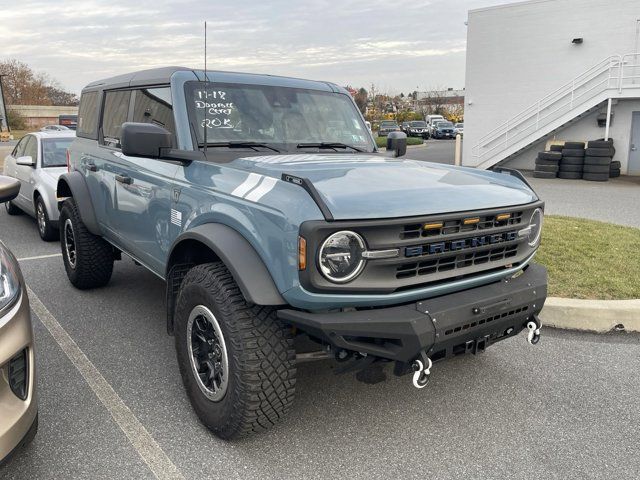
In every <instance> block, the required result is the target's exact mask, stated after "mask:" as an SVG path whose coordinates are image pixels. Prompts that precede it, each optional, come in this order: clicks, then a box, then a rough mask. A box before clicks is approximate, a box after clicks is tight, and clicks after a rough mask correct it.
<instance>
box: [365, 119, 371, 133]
mask: <svg viewBox="0 0 640 480" xmlns="http://www.w3.org/2000/svg"><path fill="white" fill-rule="evenodd" d="M364 123H365V125H366V126H367V130H369V131H371V122H369V121H368V120H365V122H364Z"/></svg>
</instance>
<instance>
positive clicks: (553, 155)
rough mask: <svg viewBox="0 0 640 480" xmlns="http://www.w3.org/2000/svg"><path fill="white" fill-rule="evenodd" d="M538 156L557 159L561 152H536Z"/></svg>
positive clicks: (543, 158) (542, 158)
mask: <svg viewBox="0 0 640 480" xmlns="http://www.w3.org/2000/svg"><path fill="white" fill-rule="evenodd" d="M538 158H539V159H540V160H555V161H559V160H560V159H561V158H562V154H561V153H560V152H538Z"/></svg>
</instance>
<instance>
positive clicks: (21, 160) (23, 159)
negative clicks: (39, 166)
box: [16, 155, 36, 167]
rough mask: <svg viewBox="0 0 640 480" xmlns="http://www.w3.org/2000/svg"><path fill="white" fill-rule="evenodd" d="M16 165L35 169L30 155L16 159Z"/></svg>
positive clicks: (34, 163)
mask: <svg viewBox="0 0 640 480" xmlns="http://www.w3.org/2000/svg"><path fill="white" fill-rule="evenodd" d="M16 164H17V165H24V166H26V167H35V165H36V162H35V160H34V159H33V157H32V156H31V155H25V156H24V157H18V158H16Z"/></svg>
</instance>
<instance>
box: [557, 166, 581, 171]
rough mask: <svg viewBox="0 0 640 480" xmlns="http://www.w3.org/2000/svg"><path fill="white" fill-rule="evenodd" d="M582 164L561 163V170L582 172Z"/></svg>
mask: <svg viewBox="0 0 640 480" xmlns="http://www.w3.org/2000/svg"><path fill="white" fill-rule="evenodd" d="M583 168H584V167H583V166H582V165H560V169H559V170H558V171H559V172H582V170H583Z"/></svg>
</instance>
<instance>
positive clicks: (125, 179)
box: [116, 175, 133, 185]
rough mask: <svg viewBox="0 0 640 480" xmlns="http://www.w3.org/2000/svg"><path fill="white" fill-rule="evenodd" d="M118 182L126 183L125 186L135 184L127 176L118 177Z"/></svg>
mask: <svg viewBox="0 0 640 480" xmlns="http://www.w3.org/2000/svg"><path fill="white" fill-rule="evenodd" d="M116 182H120V183H124V184H125V185H131V184H132V183H133V178H131V177H129V176H127V175H116Z"/></svg>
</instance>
